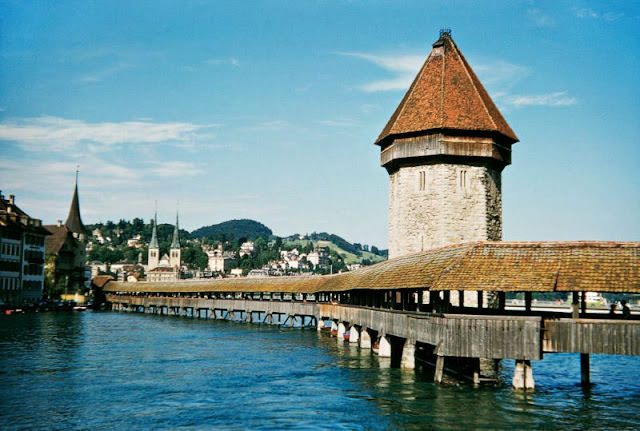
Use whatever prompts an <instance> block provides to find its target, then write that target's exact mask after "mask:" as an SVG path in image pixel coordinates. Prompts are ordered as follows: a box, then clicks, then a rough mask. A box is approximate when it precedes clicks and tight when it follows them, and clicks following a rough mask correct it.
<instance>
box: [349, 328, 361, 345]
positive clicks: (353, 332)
mask: <svg viewBox="0 0 640 431" xmlns="http://www.w3.org/2000/svg"><path fill="white" fill-rule="evenodd" d="M359 340H360V333H359V332H358V328H356V325H351V327H350V328H349V344H357V343H358V341H359Z"/></svg>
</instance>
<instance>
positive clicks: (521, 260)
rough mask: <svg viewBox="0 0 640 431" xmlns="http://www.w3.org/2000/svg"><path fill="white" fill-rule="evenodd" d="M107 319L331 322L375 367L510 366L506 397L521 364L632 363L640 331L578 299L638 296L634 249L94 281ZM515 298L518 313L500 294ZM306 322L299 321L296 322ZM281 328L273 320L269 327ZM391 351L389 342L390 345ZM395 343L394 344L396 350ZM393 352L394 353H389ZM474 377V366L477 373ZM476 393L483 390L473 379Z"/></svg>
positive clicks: (433, 256) (499, 253) (535, 247)
mask: <svg viewBox="0 0 640 431" xmlns="http://www.w3.org/2000/svg"><path fill="white" fill-rule="evenodd" d="M94 285H95V286H96V287H98V288H100V289H101V290H102V291H103V292H104V294H105V295H106V301H107V302H108V303H110V304H112V307H113V309H116V310H123V309H126V310H133V311H144V312H150V313H157V314H174V315H176V314H177V315H190V316H192V317H207V318H221V317H224V318H230V316H231V317H232V318H233V316H241V317H242V319H243V320H246V321H254V322H255V321H269V322H273V321H274V316H277V317H279V316H288V318H287V320H286V321H287V322H294V321H295V319H296V318H299V319H300V322H302V323H303V324H304V323H305V322H312V321H313V322H314V323H317V325H318V327H319V328H321V327H322V326H323V324H324V322H325V321H329V320H331V321H333V326H334V330H335V331H334V332H336V333H337V334H338V335H339V336H342V334H343V333H345V332H348V333H349V341H350V342H357V343H359V344H360V346H361V347H363V348H370V347H371V345H372V342H371V339H373V340H374V343H373V344H374V345H375V344H376V341H375V340H377V343H378V349H379V350H378V351H379V354H380V355H391V354H392V349H393V350H395V353H394V354H395V355H401V358H402V360H401V364H402V366H403V367H406V368H413V367H414V366H415V352H416V348H417V346H418V347H419V348H420V349H425V348H428V349H429V350H430V351H433V353H434V354H435V357H436V361H435V365H436V380H439V379H441V377H442V370H443V367H444V361H445V358H447V357H454V358H474V359H479V358H484V359H504V358H512V359H515V360H516V375H515V376H514V381H513V383H514V386H515V387H517V388H523V389H527V388H531V387H533V376H532V371H531V366H530V362H529V361H530V360H536V359H542V357H543V353H554V352H577V353H581V367H582V380H583V383H588V382H589V357H588V355H589V354H591V353H604V354H620V355H640V320H638V319H637V317H638V316H635V315H631V316H629V318H626V319H623V318H622V317H623V316H622V315H621V314H617V315H615V316H612V315H609V314H608V312H607V311H601V312H593V311H594V310H590V309H589V307H588V304H587V301H586V294H585V293H586V292H600V293H604V292H609V293H618V294H621V293H625V294H636V293H640V242H594V241H588V242H587V241H581V242H475V243H468V244H461V245H454V246H449V247H443V248H439V249H433V250H429V251H425V252H421V253H416V254H413V255H408V256H404V257H400V258H396V259H392V260H388V261H386V262H382V263H379V264H377V265H373V266H370V267H365V268H362V269H359V270H357V271H353V272H348V273H342V274H335V275H330V276H312V277H269V278H229V279H215V280H207V281H197V280H188V281H187V280H185V281H179V282H173V283H126V282H115V281H111V280H108V279H107V278H96V279H94ZM508 292H517V293H519V292H522V293H523V295H522V296H524V303H523V306H522V307H521V308H519V309H517V308H516V309H514V308H513V307H507V304H506V294H507V293H508ZM551 292H565V293H570V298H571V303H572V309H571V310H566V309H564V310H563V309H539V308H536V307H535V295H536V294H538V293H551ZM305 318H307V320H305ZM278 321H280V320H278ZM389 339H393V340H394V341H393V342H392V343H389V341H388V340H389ZM398 340H400V341H401V342H398ZM392 346H393V348H392ZM478 367H479V366H478ZM473 376H474V381H476V382H478V381H479V380H480V378H481V376H480V371H479V369H476V370H475V371H474V373H473Z"/></svg>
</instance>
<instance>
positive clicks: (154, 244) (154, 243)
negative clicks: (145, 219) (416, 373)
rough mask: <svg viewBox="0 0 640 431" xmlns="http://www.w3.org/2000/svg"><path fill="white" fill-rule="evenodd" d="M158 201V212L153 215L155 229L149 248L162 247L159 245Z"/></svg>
mask: <svg viewBox="0 0 640 431" xmlns="http://www.w3.org/2000/svg"><path fill="white" fill-rule="evenodd" d="M157 226H158V203H157V202H156V213H155V215H154V217H153V231H152V232H151V242H150V243H149V248H160V246H159V245H158V230H157Z"/></svg>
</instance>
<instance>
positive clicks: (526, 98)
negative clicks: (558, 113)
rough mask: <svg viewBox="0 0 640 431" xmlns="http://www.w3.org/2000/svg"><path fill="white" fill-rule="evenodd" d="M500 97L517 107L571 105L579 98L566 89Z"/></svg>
mask: <svg viewBox="0 0 640 431" xmlns="http://www.w3.org/2000/svg"><path fill="white" fill-rule="evenodd" d="M496 99H498V97H496ZM499 99H500V101H502V102H504V103H506V104H507V105H510V106H513V107H516V108H519V107H522V106H571V105H575V104H576V103H578V99H576V98H575V97H572V96H569V95H568V94H567V92H566V91H558V92H555V93H549V94H526V95H525V94H522V95H518V94H512V95H504V96H501V97H499Z"/></svg>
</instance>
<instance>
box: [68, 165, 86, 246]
mask: <svg viewBox="0 0 640 431" xmlns="http://www.w3.org/2000/svg"><path fill="white" fill-rule="evenodd" d="M64 225H65V226H66V227H67V229H69V230H70V231H71V232H72V233H73V234H74V236H76V237H79V238H81V239H82V238H85V237H86V235H87V229H86V228H85V227H84V224H83V223H82V218H81V217H80V201H79V199H78V170H77V169H76V185H75V188H74V190H73V199H71V207H70V208H69V215H68V216H67V221H65V222H64Z"/></svg>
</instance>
